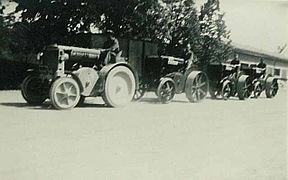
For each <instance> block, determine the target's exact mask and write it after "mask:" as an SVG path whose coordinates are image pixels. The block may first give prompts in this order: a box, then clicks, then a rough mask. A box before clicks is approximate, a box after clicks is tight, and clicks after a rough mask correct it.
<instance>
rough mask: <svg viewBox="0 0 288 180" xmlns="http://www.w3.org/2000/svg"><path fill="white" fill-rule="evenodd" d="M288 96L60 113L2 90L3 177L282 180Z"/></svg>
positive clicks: (178, 100) (95, 105)
mask: <svg viewBox="0 0 288 180" xmlns="http://www.w3.org/2000/svg"><path fill="white" fill-rule="evenodd" d="M287 95H288V94H287V89H281V91H280V92H279V94H278V96H276V97H275V98H274V99H266V98H265V97H260V98H259V99H248V100H246V101H239V100H238V99H236V98H235V99H234V98H232V99H230V100H228V101H222V100H211V99H206V100H204V101H202V102H200V103H196V104H191V103H188V101H187V100H186V98H185V95H177V96H176V97H175V99H174V101H173V102H172V103H170V104H165V105H162V104H159V103H157V101H156V100H155V95H154V93H148V94H147V95H146V96H145V97H144V98H143V100H142V101H140V102H137V103H131V104H130V105H129V106H127V107H124V108H118V109H115V108H107V107H105V106H103V104H102V101H101V99H99V98H98V99H97V98H96V99H95V98H89V99H86V105H85V106H84V107H81V108H75V109H73V110H69V111H58V110H54V109H53V108H51V106H50V102H49V101H47V102H45V104H44V105H43V106H36V107H33V106H27V105H26V104H25V102H24V100H23V98H22V97H21V94H20V92H19V91H2V92H0V115H1V116H0V128H1V129H0V160H1V161H0V179H1V180H18V179H19V180H34V179H35V180H46V179H47V180H58V179H59V180H60V179H61V180H82V179H83V180H90V179H91V180H95V179H99V180H106V179H107V180H138V179H139V180H140V179H141V180H191V179H193V180H286V179H287V109H288V105H287V102H288V101H287Z"/></svg>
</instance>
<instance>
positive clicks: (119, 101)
mask: <svg viewBox="0 0 288 180" xmlns="http://www.w3.org/2000/svg"><path fill="white" fill-rule="evenodd" d="M135 89H136V80H135V77H134V74H133V73H132V71H131V70H130V69H129V68H128V67H126V66H116V67H115V68H113V69H112V70H111V71H110V72H109V73H108V75H107V77H106V81H105V86H104V93H103V95H102V97H103V100H104V102H105V103H106V104H107V105H108V106H111V107H122V106H125V105H127V104H128V103H129V102H131V101H132V99H133V96H134V94H135Z"/></svg>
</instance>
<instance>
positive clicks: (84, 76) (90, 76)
mask: <svg viewBox="0 0 288 180" xmlns="http://www.w3.org/2000/svg"><path fill="white" fill-rule="evenodd" d="M73 75H74V79H76V81H77V82H78V84H79V86H80V91H81V95H83V96H89V95H91V94H92V91H93V89H94V87H95V85H96V83H97V81H98V79H99V75H98V73H97V71H95V69H93V68H89V67H83V68H80V69H78V70H77V71H74V72H73ZM75 76H76V78H75Z"/></svg>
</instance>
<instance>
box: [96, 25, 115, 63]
mask: <svg viewBox="0 0 288 180" xmlns="http://www.w3.org/2000/svg"><path fill="white" fill-rule="evenodd" d="M106 37H107V40H106V41H105V42H104V44H103V50H102V53H101V56H102V58H100V59H103V64H104V65H107V64H109V63H114V62H116V56H117V55H118V53H120V46H119V42H118V40H117V39H116V37H115V34H114V32H113V31H111V30H108V31H107V32H106Z"/></svg>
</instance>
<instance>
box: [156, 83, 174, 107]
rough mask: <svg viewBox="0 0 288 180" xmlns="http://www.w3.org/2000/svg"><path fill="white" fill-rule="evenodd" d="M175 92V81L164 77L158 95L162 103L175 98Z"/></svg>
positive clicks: (157, 91)
mask: <svg viewBox="0 0 288 180" xmlns="http://www.w3.org/2000/svg"><path fill="white" fill-rule="evenodd" d="M175 92H176V86H175V82H174V81H173V80H172V79H171V78H163V79H161V81H160V83H159V85H158V88H157V90H156V95H157V97H158V99H159V101H160V102H161V103H163V104H167V103H169V102H171V101H172V100H173V98H174V96H175Z"/></svg>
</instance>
